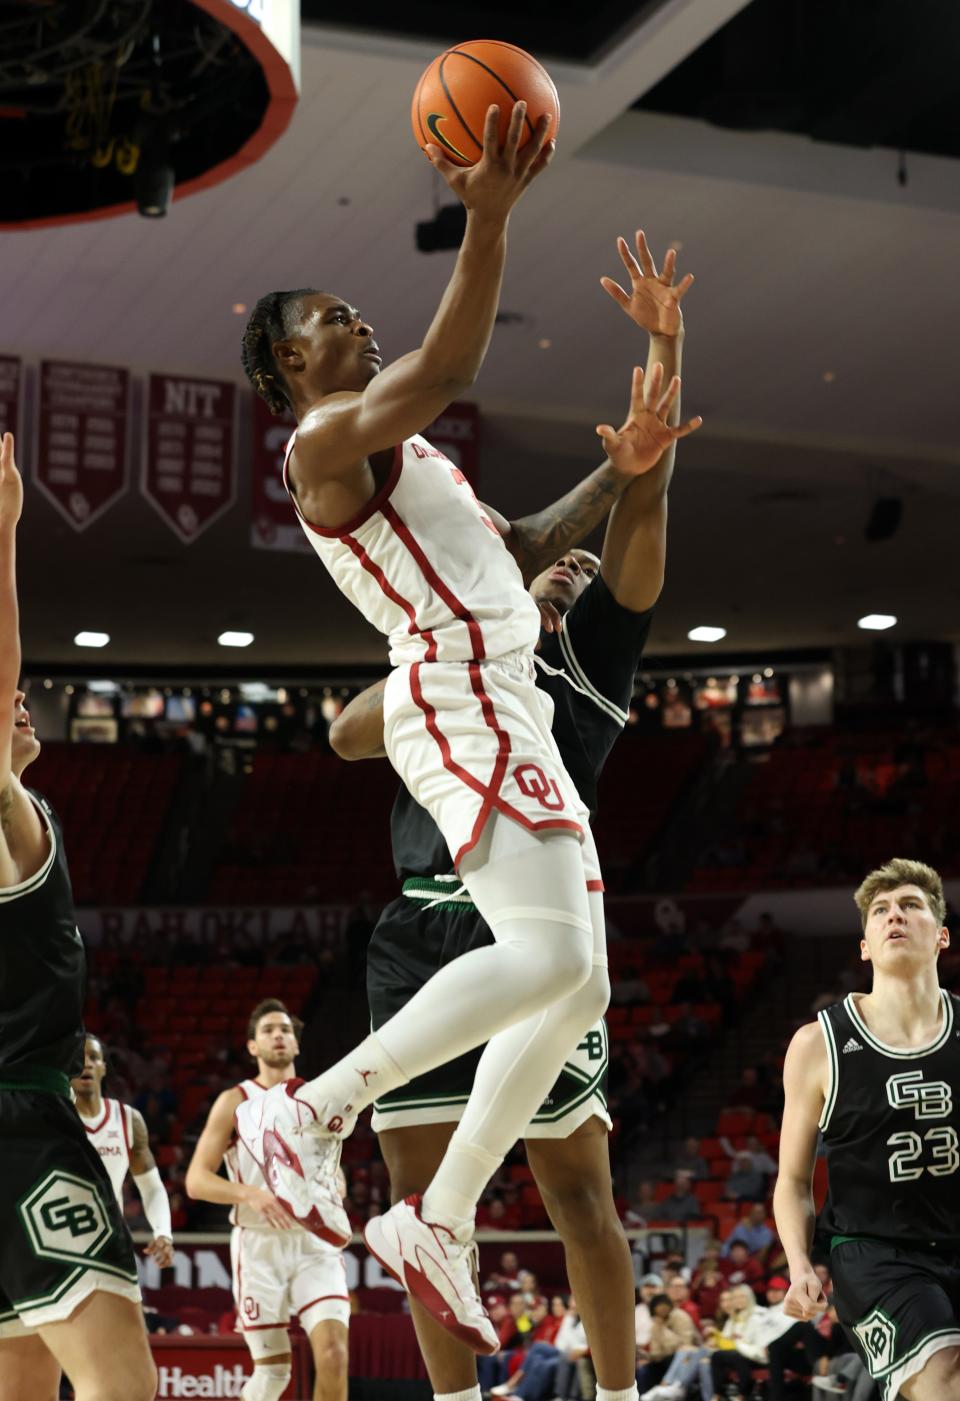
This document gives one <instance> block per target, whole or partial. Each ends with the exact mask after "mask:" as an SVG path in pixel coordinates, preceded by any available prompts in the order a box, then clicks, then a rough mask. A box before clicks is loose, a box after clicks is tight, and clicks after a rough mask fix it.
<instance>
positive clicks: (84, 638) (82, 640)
mask: <svg viewBox="0 0 960 1401" xmlns="http://www.w3.org/2000/svg"><path fill="white" fill-rule="evenodd" d="M109 641H110V634H109V633H108V632H78V633H77V635H76V637H75V638H74V639H73V644H74V646H75V647H106V645H107V643H108V642H109Z"/></svg>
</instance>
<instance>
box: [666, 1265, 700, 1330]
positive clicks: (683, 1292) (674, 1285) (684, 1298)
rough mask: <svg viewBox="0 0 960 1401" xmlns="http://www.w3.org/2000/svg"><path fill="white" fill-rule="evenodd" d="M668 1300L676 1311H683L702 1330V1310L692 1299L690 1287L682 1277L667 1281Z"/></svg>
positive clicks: (674, 1277) (675, 1276)
mask: <svg viewBox="0 0 960 1401" xmlns="http://www.w3.org/2000/svg"><path fill="white" fill-rule="evenodd" d="M666 1292H667V1298H668V1299H669V1300H670V1302H671V1304H672V1305H673V1306H674V1308H675V1309H683V1311H684V1313H685V1314H688V1315H689V1316H690V1318H692V1319H693V1326H694V1328H696V1329H697V1331H698V1332H699V1330H700V1310H699V1308H698V1307H697V1305H696V1304H695V1303H694V1302H693V1300H692V1299H691V1297H690V1286H689V1284H688V1283H687V1282H686V1280H685V1279H684V1278H683V1276H682V1275H672V1276H671V1278H670V1279H668V1280H667V1290H666Z"/></svg>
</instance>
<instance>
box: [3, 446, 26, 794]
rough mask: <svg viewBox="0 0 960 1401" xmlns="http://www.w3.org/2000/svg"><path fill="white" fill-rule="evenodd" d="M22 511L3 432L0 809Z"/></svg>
mask: <svg viewBox="0 0 960 1401" xmlns="http://www.w3.org/2000/svg"><path fill="white" fill-rule="evenodd" d="M22 510H23V482H22V480H21V477H20V473H19V472H18V471H17V464H16V461H15V459H14V443H13V434H12V433H4V435H3V438H2V440H0V811H2V809H3V806H4V804H5V803H6V801H7V799H6V798H5V796H4V795H5V794H6V792H7V788H8V786H9V783H10V774H11V767H10V766H11V753H10V750H11V745H12V743H13V725H14V697H15V696H16V694H17V686H18V684H19V680H20V611H19V607H18V604H17V560H16V541H17V522H18V521H19V519H20V513H21V511H22Z"/></svg>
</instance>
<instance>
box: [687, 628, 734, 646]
mask: <svg viewBox="0 0 960 1401" xmlns="http://www.w3.org/2000/svg"><path fill="white" fill-rule="evenodd" d="M726 635H727V630H726V628H712V627H708V626H707V625H706V624H703V625H702V626H701V627H698V628H691V629H690V631H689V632H688V633H687V637H688V639H689V640H690V641H691V642H719V641H720V639H721V638H722V637H726Z"/></svg>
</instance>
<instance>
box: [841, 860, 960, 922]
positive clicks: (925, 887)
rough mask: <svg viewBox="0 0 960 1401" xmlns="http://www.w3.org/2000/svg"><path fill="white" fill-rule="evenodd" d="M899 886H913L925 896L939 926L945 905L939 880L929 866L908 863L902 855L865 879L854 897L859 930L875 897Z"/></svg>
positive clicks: (944, 918) (944, 912) (945, 913)
mask: <svg viewBox="0 0 960 1401" xmlns="http://www.w3.org/2000/svg"><path fill="white" fill-rule="evenodd" d="M901 885H916V886H919V888H920V889H921V890H922V891H923V893H924V895H925V896H926V897H927V904H928V906H929V907H930V912H931V914H932V915H933V917H934V919H935V920H936V921H937V924H938V925H940V926H941V927H942V926H943V924H944V923H945V922H946V918H947V902H946V900H945V899H944V895H943V881H942V880H941V879H940V876H939V875H938V873H937V872H936V871H935V870H934V869H933V867H932V866H925V865H924V863H923V862H922V861H908V860H907V858H906V857H904V856H895V857H894V859H893V860H892V861H888V862H887V863H886V865H884V866H878V867H877V869H876V870H875V871H871V872H870V874H869V875H868V876H867V877H866V879H865V880H864V882H863V884H862V885H861V886H860V889H859V890H858V891H857V892H856V894H855V895H854V897H853V899H854V903H855V905H856V907H857V909H858V910H859V911H860V919H861V922H862V923H863V927H864V928H866V926H867V916H868V914H869V913H870V906H871V905H872V904H873V902H874V900H876V898H877V896H878V895H882V894H883V892H884V891H886V890H896V889H897V888H898V887H899V886H901Z"/></svg>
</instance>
